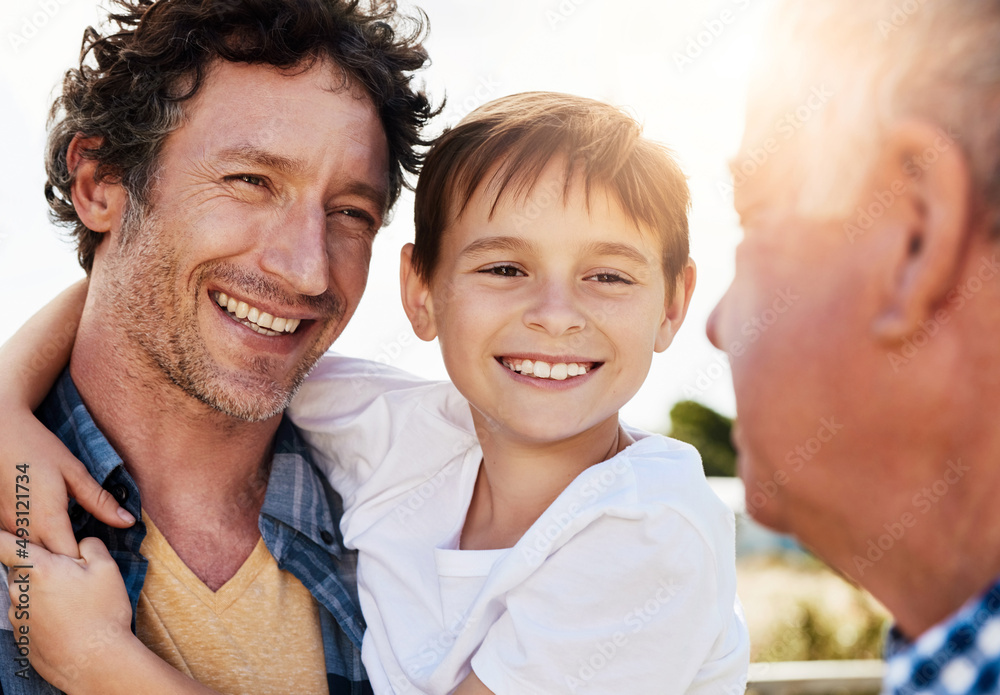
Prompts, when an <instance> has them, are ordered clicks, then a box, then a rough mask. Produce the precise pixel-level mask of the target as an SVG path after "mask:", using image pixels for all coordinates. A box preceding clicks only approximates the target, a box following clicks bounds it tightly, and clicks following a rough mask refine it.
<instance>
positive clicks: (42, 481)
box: [0, 280, 135, 557]
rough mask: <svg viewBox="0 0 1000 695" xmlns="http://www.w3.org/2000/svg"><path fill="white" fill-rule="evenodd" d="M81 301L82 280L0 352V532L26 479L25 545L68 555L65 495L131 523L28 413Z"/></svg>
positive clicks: (59, 363)
mask: <svg viewBox="0 0 1000 695" xmlns="http://www.w3.org/2000/svg"><path fill="white" fill-rule="evenodd" d="M86 298H87V282H86V280H82V281H80V282H78V283H76V284H75V285H73V286H72V287H70V288H69V289H68V290H66V291H64V292H63V293H62V294H60V295H59V296H58V297H56V298H55V299H53V300H52V301H51V302H49V304H48V305H46V306H45V307H43V308H42V309H41V310H40V311H39V312H38V313H37V314H35V315H34V316H32V317H31V318H30V319H29V320H28V322H27V323H25V324H24V325H23V326H22V327H21V328H20V329H19V330H18V331H17V333H15V334H14V335H13V336H12V337H11V338H10V340H8V341H7V342H6V343H4V344H3V345H2V346H0V364H2V365H3V366H4V368H3V369H2V370H0V442H3V445H2V447H0V527H2V528H4V529H7V530H11V531H14V530H16V528H17V525H16V523H17V518H18V515H17V513H16V512H17V509H18V508H17V506H16V504H15V501H16V500H17V499H18V498H17V497H16V494H17V492H18V490H19V488H18V487H17V484H18V483H24V482H25V477H23V476H26V477H27V480H28V481H30V485H29V486H28V487H29V489H30V494H31V498H30V509H29V512H30V520H31V539H32V541H33V542H36V543H39V544H41V545H43V546H45V547H46V548H49V549H50V550H52V551H53V552H57V553H62V554H65V555H70V556H72V557H78V555H77V544H76V539H75V538H74V536H73V529H72V526H71V524H70V521H69V516H68V514H67V511H66V510H67V505H68V496H67V495H72V496H73V498H74V499H76V500H77V502H79V503H80V505H81V506H83V507H84V508H85V509H86V510H87V511H89V512H90V513H92V514H93V515H94V516H95V517H96V518H97V519H99V520H101V521H103V522H104V523H106V524H109V525H111V526H116V527H121V528H124V527H126V526H130V525H131V524H133V523H135V520H134V519H133V518H132V516H131V515H130V514H129V513H128V512H126V511H125V510H124V509H121V508H120V507H119V506H118V503H117V502H116V501H115V499H114V497H112V496H111V495H110V494H109V493H108V492H107V491H106V490H104V489H103V488H101V486H100V485H98V484H97V482H96V481H95V480H94V479H93V478H92V477H91V476H90V473H88V471H87V469H86V467H85V466H84V465H83V464H82V463H80V461H78V460H77V459H76V458H75V457H74V456H72V455H71V454H70V453H69V451H68V450H67V449H66V447H65V446H64V445H63V444H62V442H61V441H59V438H58V437H56V436H55V435H54V434H52V433H51V432H50V431H49V430H48V429H46V428H45V427H44V426H43V425H42V424H41V423H40V422H39V421H38V420H37V418H35V416H34V415H33V414H32V411H33V410H34V409H35V408H37V407H38V406H39V405H40V404H41V402H42V400H44V398H45V395H46V394H47V393H48V392H49V390H50V389H51V388H52V384H53V383H54V382H55V380H56V378H57V377H58V376H59V374H60V373H61V372H62V369H63V367H65V366H66V363H67V362H69V356H70V352H71V351H72V349H73V339H74V338H75V336H76V326H77V324H78V323H79V321H80V314H81V313H82V311H83V305H84V302H85V301H86ZM19 465H20V466H22V468H21V470H18V466H19ZM19 476H22V477H20V478H19ZM22 499H23V498H22ZM23 508H24V507H23V505H22V507H21V509H23ZM119 510H120V511H119Z"/></svg>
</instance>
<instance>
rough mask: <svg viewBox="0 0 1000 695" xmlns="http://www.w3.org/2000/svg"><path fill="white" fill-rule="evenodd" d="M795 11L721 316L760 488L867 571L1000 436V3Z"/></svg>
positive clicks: (780, 39)
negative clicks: (999, 433)
mask: <svg viewBox="0 0 1000 695" xmlns="http://www.w3.org/2000/svg"><path fill="white" fill-rule="evenodd" d="M776 17H777V23H776V25H775V33H774V36H772V37H771V38H770V40H769V41H766V42H765V44H764V45H765V50H767V54H766V56H765V58H764V60H763V61H762V66H761V68H760V71H759V73H758V75H757V79H756V82H755V84H754V86H753V88H752V91H751V97H750V105H749V113H748V117H747V129H746V133H745V138H744V142H743V146H742V148H741V152H740V154H739V156H738V157H737V158H736V159H735V160H734V161H733V164H732V168H733V175H734V189H735V202H736V207H737V210H738V212H739V213H740V216H741V221H742V224H743V227H744V229H745V238H744V241H743V243H742V244H741V246H740V248H739V250H738V251H737V262H736V278H735V280H734V281H733V284H732V286H731V287H730V289H729V291H728V292H727V294H726V296H725V297H724V298H723V299H722V301H721V302H720V303H719V306H718V307H716V310H715V312H714V313H713V315H712V318H711V319H710V322H709V336H710V337H711V339H712V340H713V342H714V343H715V344H716V345H717V346H718V347H720V348H722V349H724V350H726V351H727V352H728V353H729V354H730V357H731V361H732V368H733V379H734V386H735V389H736V397H737V406H738V411H739V425H738V427H737V435H736V440H737V444H738V447H739V449H740V469H741V475H742V476H743V478H744V481H745V483H746V488H747V490H746V494H747V506H748V510H749V511H750V512H751V514H753V515H754V516H755V517H756V518H758V519H759V520H761V521H763V522H764V523H766V524H768V525H771V526H774V527H776V528H779V529H782V530H785V531H792V532H794V533H796V534H797V535H798V536H799V537H800V538H801V539H802V540H804V541H805V542H806V543H807V544H809V545H811V546H812V547H814V548H815V549H817V550H818V551H819V552H820V554H821V555H823V556H824V557H825V558H826V559H827V560H829V561H831V562H832V563H833V564H834V565H835V566H837V567H839V568H840V569H841V570H842V571H844V572H846V573H848V574H850V575H851V576H853V577H854V578H856V579H860V580H861V581H862V582H863V583H866V584H867V583H868V580H869V579H870V577H871V576H872V575H873V574H878V573H879V572H882V571H884V570H888V569H889V568H891V567H892V566H893V564H894V559H895V558H898V559H901V560H902V559H905V558H906V557H907V556H906V553H905V551H904V550H901V549H900V548H901V546H903V545H904V544H905V543H907V542H908V540H909V539H913V540H916V538H917V537H918V536H921V537H922V538H924V533H925V532H927V531H928V530H929V529H931V528H933V527H935V526H938V525H939V524H940V523H941V522H942V519H945V518H949V517H950V516H951V515H952V513H951V512H950V511H948V510H949V509H951V507H952V504H953V503H958V502H959V501H964V502H969V501H970V500H971V499H972V498H973V497H974V496H975V494H976V485H975V483H972V482H969V480H968V476H966V475H965V471H967V470H968V468H966V466H967V465H968V464H969V461H970V460H974V459H977V458H980V457H982V458H983V459H985V458H986V457H988V453H987V452H990V451H993V452H994V454H996V453H997V452H998V450H1000V441H998V440H997V437H996V435H995V434H994V433H995V431H996V427H995V423H994V422H993V418H994V417H995V416H994V415H992V414H989V415H987V413H993V412H995V406H996V405H997V404H998V403H1000V398H998V395H997V391H996V388H995V386H996V384H997V383H1000V357H998V353H997V351H996V347H995V345H996V340H998V339H1000V330H998V326H1000V266H998V265H997V260H996V259H997V257H996V255H995V253H996V247H995V244H996V241H995V240H994V239H995V237H996V234H997V221H996V220H997V216H996V209H997V206H998V204H1000V196H998V190H1000V117H998V113H1000V111H998V109H1000V53H998V52H997V50H996V46H997V40H998V37H1000V4H998V3H996V2H985V1H979V0H961V1H959V0H954V1H950V0H926V1H924V2H921V1H918V0H912V1H910V0H908V1H907V2H902V3H900V2H898V1H897V0H893V1H891V2H890V1H888V0H886V1H882V0H879V1H876V2H872V0H863V1H862V0H852V1H850V2H846V3H845V2H837V3H802V2H785V3H782V6H781V7H779V8H778V9H777V12H776ZM959 459H962V460H961V461H960V460H959ZM995 460H996V456H995V455H994V456H993V462H992V463H991V465H994V464H995ZM981 463H982V464H983V465H985V464H986V461H985V460H982V461H981ZM979 480H980V481H981V482H982V483H986V482H987V479H986V478H985V476H982V475H981V476H980V477H979ZM939 481H944V482H939ZM935 484H937V487H936V488H935ZM942 486H945V487H947V490H948V491H949V492H948V497H947V500H948V501H947V502H945V503H942V502H941V499H942V496H941V494H940V493H941V492H942V490H941V488H942ZM927 491H930V492H927ZM967 495H968V496H967ZM938 514H940V515H941V517H940V518H937V515H938ZM931 517H935V520H934V521H933V522H932V521H930V520H929V519H930V518H931ZM925 519H926V520H925ZM920 523H922V524H923V526H922V527H920V529H921V530H919V531H916V530H914V527H915V526H919V524H920ZM955 524H956V525H955V526H954V527H952V530H953V531H954V532H955V537H958V538H961V537H962V536H961V532H962V530H963V528H964V525H965V524H966V520H962V519H955ZM886 534H888V535H886ZM883 536H885V538H886V539H888V540H885V539H884V538H883ZM903 536H906V539H907V540H905V541H904V540H901V538H902V537H903ZM949 536H950V534H949ZM949 542H954V541H953V540H949ZM926 543H927V545H926V546H925V547H928V548H929V547H930V546H931V544H932V541H931V540H929V539H928V540H926ZM871 544H875V545H874V547H875V549H876V550H875V552H872V553H871V555H873V556H877V560H878V561H879V562H878V563H876V562H875V560H874V559H872V557H869V552H868V551H869V550H870V548H871V547H873V546H872V545H871ZM887 547H889V548H891V549H892V553H889V552H888V551H887V550H886V548H887ZM935 550H936V548H935ZM893 554H894V555H893ZM876 564H877V566H874V565H876ZM911 566H912V567H915V566H916V565H911ZM882 598H883V599H884V600H885V597H882ZM890 607H891V608H893V606H890Z"/></svg>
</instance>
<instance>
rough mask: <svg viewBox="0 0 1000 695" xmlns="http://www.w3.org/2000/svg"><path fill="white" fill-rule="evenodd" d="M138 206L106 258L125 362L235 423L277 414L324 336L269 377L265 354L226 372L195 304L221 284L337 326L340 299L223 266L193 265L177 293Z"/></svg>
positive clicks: (152, 228) (173, 268) (156, 226)
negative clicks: (208, 285) (306, 310)
mask: <svg viewBox="0 0 1000 695" xmlns="http://www.w3.org/2000/svg"><path fill="white" fill-rule="evenodd" d="M138 207H140V206H135V207H134V208H132V207H131V206H130V210H129V211H127V212H126V214H125V215H124V218H123V220H122V229H121V234H120V238H121V241H120V243H119V246H118V248H116V249H113V250H110V253H109V255H108V258H107V262H106V274H107V280H108V281H107V283H106V290H105V291H106V300H105V301H103V302H102V304H103V305H104V306H105V307H109V308H113V309H112V311H113V316H112V317H110V318H111V321H110V324H111V325H112V326H113V327H114V328H113V330H114V331H115V333H117V334H118V335H120V336H124V338H125V344H124V346H123V347H124V348H125V350H126V351H127V353H128V354H127V355H126V358H128V357H133V358H134V357H137V358H139V359H140V360H141V361H143V362H144V363H145V364H146V365H148V366H149V367H151V368H153V369H154V370H155V372H156V373H158V374H159V375H160V376H162V378H163V379H165V381H166V382H168V384H169V385H172V386H173V387H176V388H177V389H180V391H181V392H183V394H185V395H186V396H189V397H191V398H194V399H196V400H197V401H199V402H201V403H203V404H205V405H207V406H209V407H210V408H212V409H214V410H216V411H218V412H220V413H222V414H224V415H227V416H229V417H232V418H235V419H237V420H240V421H244V422H260V421H263V420H267V419H270V418H272V417H274V416H275V415H278V414H279V413H281V412H282V411H283V410H284V409H285V408H287V407H288V405H289V403H290V402H291V400H292V397H293V396H294V395H295V392H296V391H297V390H298V388H299V386H301V384H302V381H303V380H304V379H305V377H306V375H307V374H308V373H309V371H310V370H311V369H312V367H313V365H314V364H315V363H316V361H317V360H318V359H319V358H320V357H321V356H322V355H323V353H324V352H325V351H326V349H327V347H328V342H329V341H328V340H324V337H325V335H324V334H325V333H326V332H320V333H318V334H317V336H316V338H315V340H314V342H313V344H312V345H310V346H309V349H308V350H307V351H306V354H305V356H304V357H303V359H301V360H300V361H299V362H298V364H296V365H295V367H294V369H292V370H291V371H290V372H289V373H287V374H285V375H281V374H278V375H277V376H273V375H272V373H273V372H274V371H275V370H276V369H277V368H278V365H277V364H276V363H277V361H278V360H277V358H275V357H272V356H268V355H255V356H251V357H249V359H247V362H248V366H247V367H246V368H244V369H241V370H237V369H235V368H224V367H222V366H220V365H219V364H217V363H216V362H215V361H214V360H213V358H212V356H211V353H210V352H209V350H208V347H207V345H206V343H205V341H204V340H203V338H202V336H201V334H200V332H199V329H198V304H199V302H198V299H199V297H201V295H202V294H203V293H204V292H205V290H204V289H203V288H204V283H205V281H206V280H207V279H208V278H216V279H223V280H224V281H225V283H226V285H227V286H228V287H230V288H232V289H233V290H239V291H241V292H243V293H244V294H245V295H246V296H248V297H253V298H258V299H271V300H273V301H276V302H282V303H285V304H288V305H291V306H295V305H302V304H305V305H306V306H308V307H310V308H311V309H313V310H316V311H319V312H320V314H321V315H326V316H330V317H332V318H331V323H333V324H335V325H338V326H339V325H340V324H341V322H342V321H343V317H344V314H345V310H344V303H343V301H342V300H340V299H339V298H338V297H335V296H334V295H331V294H325V295H320V296H318V297H309V296H302V295H299V296H294V297H293V296H290V295H289V294H288V293H287V292H285V291H283V290H282V289H281V288H280V287H279V286H278V285H277V284H276V283H274V282H273V281H272V280H270V279H269V278H267V277H266V276H263V275H261V274H254V273H250V272H248V271H246V270H245V269H242V268H240V267H239V266H236V265H233V264H227V263H222V262H213V263H207V264H204V265H202V266H199V267H198V268H197V269H196V270H195V279H194V283H193V284H194V287H193V289H192V291H191V293H190V294H181V293H180V291H179V290H178V283H177V280H178V276H179V273H180V272H181V271H180V262H179V259H178V254H177V253H176V251H175V249H173V248H172V247H170V246H169V244H167V243H165V239H164V232H165V230H164V227H163V224H162V221H161V220H160V219H158V218H157V216H156V214H155V211H153V212H150V211H148V210H137V209H135V208H138ZM338 332H339V331H338ZM282 377H283V378H282ZM154 378H155V377H154ZM150 386H152V387H154V388H155V384H150Z"/></svg>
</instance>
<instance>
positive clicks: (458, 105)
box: [0, 0, 885, 661]
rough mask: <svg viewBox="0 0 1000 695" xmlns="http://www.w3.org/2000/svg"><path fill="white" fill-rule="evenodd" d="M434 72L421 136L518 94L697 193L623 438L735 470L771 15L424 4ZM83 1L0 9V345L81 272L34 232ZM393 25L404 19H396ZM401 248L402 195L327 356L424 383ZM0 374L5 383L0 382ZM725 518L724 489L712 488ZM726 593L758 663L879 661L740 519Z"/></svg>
mask: <svg viewBox="0 0 1000 695" xmlns="http://www.w3.org/2000/svg"><path fill="white" fill-rule="evenodd" d="M418 4H419V6H420V7H422V8H423V9H424V11H425V12H426V13H427V15H428V16H429V18H430V23H431V32H430V35H429V38H428V39H427V41H426V45H427V48H428V50H429V52H430V54H431V57H432V60H433V64H432V65H431V66H430V67H429V68H428V69H426V70H425V71H424V72H422V73H421V74H420V75H419V76H418V77H417V79H418V80H420V81H422V82H424V83H425V85H426V90H427V91H428V93H429V94H430V95H431V97H432V99H433V100H434V102H435V103H440V102H441V101H442V100H443V99H445V98H447V106H446V107H445V110H444V112H443V114H442V116H441V117H440V119H439V120H438V121H437V122H436V123H435V124H434V126H433V132H435V133H436V132H440V130H441V129H442V128H444V127H445V126H447V125H449V124H453V123H455V122H457V121H458V120H459V119H460V118H461V117H462V116H464V115H465V114H466V113H468V112H469V111H471V110H472V109H474V108H476V107H477V106H479V105H481V104H483V103H485V102H486V101H489V100H491V99H494V98H496V97H500V96H503V95H506V94H511V93H515V92H521V91H528V90H554V91H563V92H571V93H575V94H580V95H584V96H589V97H593V98H596V99H601V100H604V101H607V102H610V103H612V104H615V105H618V106H620V107H623V108H625V109H627V110H628V111H630V112H631V113H632V114H633V115H634V116H635V117H636V118H637V119H638V120H639V121H640V122H642V123H643V124H644V127H645V133H646V135H647V136H648V137H650V138H652V139H655V140H658V141H661V142H663V143H665V144H667V145H668V146H669V147H671V148H672V149H673V150H674V151H675V152H676V154H677V156H678V159H679V160H680V162H681V164H682V166H683V169H684V170H685V172H686V173H687V175H688V177H689V183H690V186H691V190H692V194H693V209H692V212H691V232H692V237H691V242H692V244H691V245H692V255H693V257H694V258H695V260H696V261H697V264H698V271H699V277H698V286H697V290H696V292H695V295H694V299H693V301H692V304H691V309H690V313H689V315H688V319H687V323H686V325H685V326H684V328H683V329H682V330H681V332H680V334H679V336H678V338H677V339H676V341H675V342H674V345H673V346H672V347H671V348H670V349H669V350H668V351H667V352H666V353H664V354H660V355H657V356H656V357H655V358H654V361H653V366H652V370H651V372H650V375H649V378H648V379H647V381H646V384H645V386H644V387H643V388H642V390H641V391H640V392H639V394H638V395H637V396H636V397H635V398H634V399H633V401H632V402H631V403H629V404H628V406H626V408H625V410H624V419H625V420H626V421H627V422H629V423H630V424H632V425H634V426H638V427H642V428H645V429H649V430H654V431H660V432H669V431H671V424H670V420H671V418H670V411H671V408H674V407H675V406H676V405H677V404H678V403H679V402H681V403H680V406H679V407H677V408H676V409H675V410H674V416H675V417H674V425H673V430H674V433H675V434H678V435H684V438H686V439H689V440H690V441H693V442H694V443H696V444H697V445H698V446H699V448H700V449H701V451H702V453H703V456H704V457H705V459H706V467H707V468H709V467H710V466H721V468H717V469H712V470H710V473H716V474H718V473H725V472H726V471H725V470H724V469H725V468H727V467H728V468H729V471H730V474H731V469H732V452H731V449H729V445H728V430H729V422H728V420H727V419H726V417H720V416H718V415H716V414H715V413H714V412H712V411H711V410H706V409H704V408H701V407H699V406H697V405H694V404H692V403H690V402H689V401H697V402H698V403H701V404H704V405H706V406H708V407H709V408H711V409H714V410H716V411H719V413H721V414H722V416H728V417H732V416H734V415H735V403H734V398H733V394H732V386H731V383H730V372H729V366H728V362H727V360H726V358H725V356H724V355H722V354H721V353H720V352H718V351H716V350H715V349H714V348H713V347H712V346H711V345H710V344H709V343H708V341H707V339H706V338H705V322H706V319H707V318H708V315H709V312H710V311H711V309H712V307H713V306H714V305H715V302H716V301H717V300H718V298H719V297H720V296H721V295H722V293H723V292H724V291H725V289H726V286H727V285H728V283H729V281H730V279H731V278H732V273H733V258H734V249H735V247H736V245H737V244H738V242H739V238H740V230H739V226H738V221H737V217H736V215H735V213H734V212H733V210H732V195H731V188H730V184H731V178H730V175H729V173H728V166H727V160H728V158H729V157H731V156H732V155H734V154H735V152H736V149H737V146H738V144H739V140H740V137H741V132H742V123H743V115H744V101H745V97H746V89H747V83H748V78H749V70H750V67H751V64H752V62H753V60H754V55H755V53H756V51H757V47H758V43H759V36H760V32H761V29H762V26H763V25H764V22H765V20H766V16H767V14H768V12H769V10H770V7H769V6H770V4H771V2H770V0H699V1H697V2H695V1H694V0H689V1H682V0H503V1H498V0H421V1H420V2H419V3H418ZM99 7H100V3H99V2H97V1H96V0H4V4H3V10H2V14H0V104H2V108H0V153H2V158H0V162H2V166H0V210H2V214H0V342H2V341H3V340H6V339H7V337H8V336H9V335H10V334H12V333H13V332H14V330H16V328H17V326H19V325H20V324H21V323H22V322H23V321H24V320H25V319H26V318H27V317H28V316H30V315H31V313H33V312H34V311H35V310H36V309H37V308H38V307H40V306H41V305H43V304H44V303H45V302H46V301H48V300H49V299H50V298H51V297H53V296H54V295H55V294H57V293H58V292H59V291H60V290H61V289H62V288H64V287H65V286H67V285H68V284H70V283H71V282H72V281H74V280H75V279H77V278H79V277H82V275H83V273H82V271H81V270H80V268H79V267H78V266H77V263H76V260H75V255H74V252H73V249H72V246H71V245H70V244H69V243H68V242H67V241H66V240H65V238H64V236H63V234H62V232H61V231H59V230H57V229H56V228H54V227H53V226H52V225H51V224H50V223H49V222H48V220H47V217H46V212H47V207H46V205H45V201H44V198H43V194H42V187H43V183H44V172H43V166H42V152H43V147H44V140H45V121H46V115H47V111H48V108H49V105H50V104H51V101H52V97H53V94H54V90H55V89H56V88H57V86H58V84H59V82H60V79H61V75H62V73H63V72H64V71H65V69H66V68H67V67H68V66H69V65H71V64H72V63H73V62H74V60H76V58H77V54H78V51H79V46H80V40H81V36H82V31H83V29H84V27H85V26H87V25H88V24H96V23H99V22H100V21H101V16H102V13H101V11H100V9H99ZM401 7H402V8H403V9H404V11H411V10H409V9H408V8H412V7H413V5H412V4H410V3H408V2H401ZM412 236H413V225H412V195H411V194H409V193H406V194H404V197H403V199H402V200H401V201H400V203H399V205H398V206H397V209H396V211H395V215H394V217H393V219H392V222H391V223H390V224H389V225H388V226H387V227H385V228H384V229H383V230H382V231H381V232H380V233H379V237H378V239H377V242H376V244H375V251H374V257H373V260H372V272H371V277H370V280H369V285H368V290H367V292H366V294H365V298H364V300H363V302H362V304H361V306H360V308H359V310H358V312H357V314H356V316H355V318H354V319H353V320H352V322H351V324H350V326H349V327H348V329H347V330H346V331H345V333H344V334H343V336H342V337H341V338H340V339H339V341H338V343H337V345H336V348H337V349H338V350H339V351H341V352H344V353H348V354H352V355H355V356H359V357H365V358H369V359H374V360H379V361H382V362H386V363H390V364H393V365H396V366H399V367H402V368H404V369H408V370H410V371H413V372H416V373H418V374H421V375H423V376H427V377H431V378H444V376H445V373H444V369H443V366H442V363H441V360H440V356H439V354H438V349H437V346H436V345H435V344H433V343H431V344H427V343H421V342H420V341H418V340H417V339H416V338H415V337H413V335H412V333H411V331H410V327H409V325H408V323H407V321H406V318H405V316H404V314H403V312H402V309H401V308H400V305H399V294H398V281H397V277H398V258H399V248H400V247H401V246H402V245H403V244H404V243H405V242H407V241H410V240H411V239H412ZM0 368H2V367H0ZM715 484H717V486H718V487H717V490H718V491H719V492H720V494H721V495H722V496H723V497H724V498H725V499H726V500H727V501H728V502H729V503H730V504H731V506H733V508H734V509H735V510H737V512H738V511H739V509H740V507H741V504H742V489H741V488H740V485H739V481H738V480H732V479H730V480H728V481H725V480H723V481H722V482H719V481H716V483H715ZM739 524H740V532H739V533H740V535H739V538H740V543H741V546H740V552H741V559H740V568H739V573H740V593H741V596H742V597H743V602H744V604H745V606H746V610H747V616H748V620H749V623H750V627H751V631H752V636H753V642H754V658H755V660H763V661H788V660H796V659H821V658H855V657H862V658H876V657H877V656H878V644H879V641H880V634H881V630H882V629H883V625H884V620H885V615H884V612H882V611H881V609H880V608H879V607H878V606H877V605H875V604H874V602H873V601H872V600H871V599H870V598H869V597H867V596H866V595H864V594H861V593H860V592H857V591H856V590H855V589H853V588H852V587H849V586H848V585H847V584H845V583H844V582H843V581H842V580H840V579H839V578H837V577H836V576H834V575H833V574H832V573H830V572H829V571H828V570H826V569H825V568H824V567H823V566H822V564H821V563H819V562H817V561H815V560H814V559H812V558H811V557H810V556H809V555H808V554H807V553H803V552H802V551H801V549H798V548H797V547H795V546H794V545H793V544H791V543H790V542H788V541H787V540H784V539H775V538H774V537H771V536H768V535H766V534H765V533H764V532H763V531H762V530H761V529H759V527H755V525H753V524H752V523H751V522H749V521H748V520H747V519H745V517H740V521H739Z"/></svg>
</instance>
